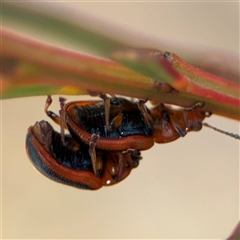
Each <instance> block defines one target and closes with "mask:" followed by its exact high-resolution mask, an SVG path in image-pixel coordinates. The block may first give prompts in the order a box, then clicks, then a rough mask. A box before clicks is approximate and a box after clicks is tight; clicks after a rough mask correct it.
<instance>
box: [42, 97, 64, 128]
mask: <svg viewBox="0 0 240 240" xmlns="http://www.w3.org/2000/svg"><path fill="white" fill-rule="evenodd" d="M51 104H52V97H51V96H50V95H49V96H47V99H46V103H45V107H44V112H45V113H46V114H47V115H48V117H50V118H51V119H52V120H53V121H54V122H55V123H57V124H58V125H60V117H59V116H58V115H57V114H56V113H54V112H52V111H49V110H48V108H49V107H50V105H51Z"/></svg>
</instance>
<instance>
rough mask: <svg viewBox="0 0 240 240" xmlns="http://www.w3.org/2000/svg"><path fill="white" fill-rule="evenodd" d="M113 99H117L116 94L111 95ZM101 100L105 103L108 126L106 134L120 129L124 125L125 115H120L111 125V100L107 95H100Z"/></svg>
mask: <svg viewBox="0 0 240 240" xmlns="http://www.w3.org/2000/svg"><path fill="white" fill-rule="evenodd" d="M110 96H111V97H112V98H116V99H117V97H116V96H115V95H114V94H110ZM99 97H100V98H102V99H103V101H104V110H105V124H106V132H107V131H108V132H113V131H115V130H116V129H118V128H119V127H120V126H121V124H122V118H123V114H122V113H119V114H118V115H117V116H116V117H115V118H114V119H113V120H112V121H111V122H110V123H109V117H110V98H109V97H108V96H107V95H106V94H100V95H99Z"/></svg>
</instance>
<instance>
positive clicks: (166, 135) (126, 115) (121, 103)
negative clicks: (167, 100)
mask: <svg viewBox="0 0 240 240" xmlns="http://www.w3.org/2000/svg"><path fill="white" fill-rule="evenodd" d="M104 96H105V95H104ZM103 98H104V100H105V101H104V102H102V101H79V102H70V103H67V104H66V105H65V103H64V102H65V100H64V99H62V98H60V102H61V110H60V117H59V116H58V115H56V114H55V113H53V112H51V111H49V110H48V108H49V106H50V104H51V102H52V99H51V97H48V98H47V102H46V107H45V112H46V113H47V115H48V116H49V117H51V118H52V119H53V120H54V121H55V122H57V123H58V124H60V125H61V129H64V128H67V129H69V131H70V132H71V134H72V135H73V136H74V137H77V138H78V139H81V140H82V141H83V142H85V143H86V144H89V143H92V144H93V145H94V146H95V147H96V148H99V149H105V150H117V151H122V150H126V149H128V148H131V149H138V150H146V149H149V148H150V147H152V146H153V144H154V142H156V143H167V142H171V141H174V140H176V139H178V138H179V137H184V136H185V135H186V134H187V132H189V131H199V130H200V129H201V128H202V121H203V120H204V118H205V117H206V116H209V115H210V113H206V112H204V111H203V110H202V106H203V104H202V103H197V104H195V105H194V106H193V107H191V108H180V109H173V108H170V107H166V106H165V105H163V104H157V105H156V106H154V107H152V108H151V109H150V110H149V109H148V108H147V107H146V106H145V104H144V101H139V102H138V103H135V102H132V101H129V100H127V99H124V98H111V99H110V102H109V103H108V102H107V101H106V98H105V97H103Z"/></svg>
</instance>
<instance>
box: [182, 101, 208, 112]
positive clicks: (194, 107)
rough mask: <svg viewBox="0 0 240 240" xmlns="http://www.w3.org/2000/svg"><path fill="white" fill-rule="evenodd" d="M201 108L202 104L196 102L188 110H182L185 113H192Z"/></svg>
mask: <svg viewBox="0 0 240 240" xmlns="http://www.w3.org/2000/svg"><path fill="white" fill-rule="evenodd" d="M203 106H204V102H197V103H195V104H194V105H193V106H191V107H189V108H184V110H186V111H193V110H195V109H198V108H202V107H203Z"/></svg>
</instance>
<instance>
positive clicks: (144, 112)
mask: <svg viewBox="0 0 240 240" xmlns="http://www.w3.org/2000/svg"><path fill="white" fill-rule="evenodd" d="M147 101H148V100H147V99H145V100H138V108H139V110H140V111H141V113H142V115H143V118H144V122H145V124H146V125H147V126H148V128H152V127H153V119H152V117H151V115H150V114H149V113H148V111H147V107H146V105H145V103H146V102H147Z"/></svg>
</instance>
